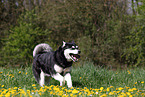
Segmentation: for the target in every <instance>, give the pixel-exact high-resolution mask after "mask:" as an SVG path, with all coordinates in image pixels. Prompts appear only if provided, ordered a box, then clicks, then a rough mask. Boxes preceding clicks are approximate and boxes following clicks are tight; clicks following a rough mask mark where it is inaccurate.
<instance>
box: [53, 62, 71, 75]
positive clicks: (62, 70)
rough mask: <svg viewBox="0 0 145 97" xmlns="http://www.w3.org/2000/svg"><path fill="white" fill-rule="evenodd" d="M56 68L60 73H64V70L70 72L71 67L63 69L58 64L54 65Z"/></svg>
mask: <svg viewBox="0 0 145 97" xmlns="http://www.w3.org/2000/svg"><path fill="white" fill-rule="evenodd" d="M54 70H55V71H56V72H58V73H62V72H70V70H71V67H68V68H65V69H63V68H62V67H60V66H58V65H57V64H55V65H54Z"/></svg>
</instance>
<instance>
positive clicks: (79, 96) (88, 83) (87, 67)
mask: <svg viewBox="0 0 145 97" xmlns="http://www.w3.org/2000/svg"><path fill="white" fill-rule="evenodd" d="M71 74H72V80H73V87H72V88H67V86H66V85H65V86H59V82H58V81H55V80H54V79H51V81H50V83H49V84H48V85H45V86H44V87H40V86H39V85H38V84H37V83H36V81H35V79H34V77H33V73H32V68H31V67H27V68H25V69H23V68H13V69H9V68H2V67H0V97H62V96H63V97H89V96H93V97H133V96H134V97H143V96H145V83H144V81H145V69H144V68H134V69H125V70H114V71H113V70H109V69H106V68H102V67H99V66H94V65H93V64H92V63H84V65H82V66H73V69H72V73H71Z"/></svg>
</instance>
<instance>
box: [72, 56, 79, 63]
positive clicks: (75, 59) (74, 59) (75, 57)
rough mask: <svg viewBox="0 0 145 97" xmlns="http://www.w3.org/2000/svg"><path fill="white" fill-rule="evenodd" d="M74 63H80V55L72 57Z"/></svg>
mask: <svg viewBox="0 0 145 97" xmlns="http://www.w3.org/2000/svg"><path fill="white" fill-rule="evenodd" d="M72 57H73V61H74V62H76V61H78V58H80V55H72Z"/></svg>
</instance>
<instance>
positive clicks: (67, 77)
mask: <svg viewBox="0 0 145 97" xmlns="http://www.w3.org/2000/svg"><path fill="white" fill-rule="evenodd" d="M64 79H65V80H66V81H67V86H68V87H69V88H70V87H72V80H71V75H70V73H67V74H66V75H65V76H64Z"/></svg>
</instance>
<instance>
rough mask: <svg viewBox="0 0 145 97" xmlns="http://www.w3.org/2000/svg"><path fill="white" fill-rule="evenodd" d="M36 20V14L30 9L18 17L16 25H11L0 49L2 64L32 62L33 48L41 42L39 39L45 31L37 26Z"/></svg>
mask: <svg viewBox="0 0 145 97" xmlns="http://www.w3.org/2000/svg"><path fill="white" fill-rule="evenodd" d="M36 21H37V19H36V14H33V11H30V12H27V13H25V15H22V16H21V17H20V19H19V21H18V22H19V25H18V26H14V27H11V29H10V30H9V33H11V34H10V35H9V37H8V39H7V41H6V44H5V46H4V48H3V50H2V51H3V52H4V53H3V60H1V62H2V63H3V65H8V66H13V65H16V66H22V65H28V63H30V62H32V61H31V60H32V52H33V48H34V46H35V45H36V44H38V43H41V42H42V41H41V40H40V39H43V38H44V37H43V36H44V35H45V32H46V31H42V30H41V29H40V28H39V27H37V25H36V23H35V22H36ZM43 41H44V40H43ZM7 61H8V62H7Z"/></svg>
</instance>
